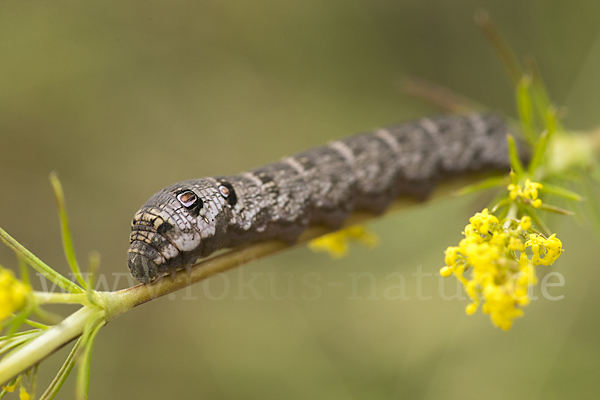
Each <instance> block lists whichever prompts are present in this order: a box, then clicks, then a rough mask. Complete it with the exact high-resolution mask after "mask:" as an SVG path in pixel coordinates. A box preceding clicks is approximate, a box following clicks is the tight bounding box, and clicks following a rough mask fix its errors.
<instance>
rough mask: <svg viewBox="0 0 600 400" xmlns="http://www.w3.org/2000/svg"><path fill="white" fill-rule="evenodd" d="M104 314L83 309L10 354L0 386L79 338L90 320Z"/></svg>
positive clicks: (4, 362) (1, 365)
mask: <svg viewBox="0 0 600 400" xmlns="http://www.w3.org/2000/svg"><path fill="white" fill-rule="evenodd" d="M99 312H102V309H101V308H99V307H83V308H81V309H80V310H77V311H76V312H75V313H73V314H71V315H70V316H69V317H67V318H65V320H64V321H62V322H61V323H60V324H58V325H55V326H53V327H52V328H50V329H48V330H47V331H46V332H44V334H42V335H40V336H39V337H37V338H35V339H34V340H32V341H31V342H29V343H27V344H25V345H24V346H23V347H21V348H19V349H18V350H16V351H15V352H14V353H12V354H9V355H8V356H6V357H5V358H3V359H2V362H1V363H0V384H4V383H5V382H7V381H8V380H9V379H11V378H12V377H14V376H17V375H18V374H20V373H21V372H23V371H25V370H27V369H29V368H31V367H32V366H34V365H35V364H37V363H38V362H40V361H41V360H43V359H44V358H46V357H47V356H49V355H50V354H52V353H53V352H55V351H56V350H58V349H60V348H61V347H62V346H63V345H65V344H66V343H69V342H70V341H71V340H73V339H75V338H77V337H78V336H79V335H81V334H82V333H83V329H84V327H85V325H86V324H87V322H88V320H89V319H90V318H93V317H94V315H95V314H97V313H99Z"/></svg>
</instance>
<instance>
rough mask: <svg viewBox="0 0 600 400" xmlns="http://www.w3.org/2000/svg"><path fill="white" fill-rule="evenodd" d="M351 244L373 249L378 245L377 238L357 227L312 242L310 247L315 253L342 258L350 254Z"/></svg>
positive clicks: (361, 227)
mask: <svg viewBox="0 0 600 400" xmlns="http://www.w3.org/2000/svg"><path fill="white" fill-rule="evenodd" d="M350 242H357V243H360V244H363V245H365V246H368V247H373V246H375V245H376V244H377V236H376V235H375V234H374V233H371V232H369V231H367V230H366V229H365V228H364V227H363V226H360V225H356V226H351V227H350V228H346V229H342V230H341V231H337V232H333V233H330V234H327V235H323V236H321V237H318V238H316V239H314V240H311V241H310V243H309V244H308V246H309V248H310V249H311V250H313V251H325V252H328V253H329V254H330V255H331V257H333V258H342V257H344V256H345V255H346V254H347V253H348V246H349V243H350Z"/></svg>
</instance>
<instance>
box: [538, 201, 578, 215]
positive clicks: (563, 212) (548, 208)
mask: <svg viewBox="0 0 600 400" xmlns="http://www.w3.org/2000/svg"><path fill="white" fill-rule="evenodd" d="M538 210H542V211H548V212H552V213H555V214H561V215H574V214H575V213H574V212H573V211H569V210H565V209H564V208H560V207H556V206H552V205H549V204H544V203H542V205H541V206H540V207H539V208H538Z"/></svg>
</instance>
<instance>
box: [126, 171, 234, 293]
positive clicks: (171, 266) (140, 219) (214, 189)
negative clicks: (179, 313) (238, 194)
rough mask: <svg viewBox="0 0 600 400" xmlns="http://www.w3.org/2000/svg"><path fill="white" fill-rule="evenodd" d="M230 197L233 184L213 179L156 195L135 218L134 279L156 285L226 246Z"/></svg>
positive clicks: (131, 249) (131, 254)
mask: <svg viewBox="0 0 600 400" xmlns="http://www.w3.org/2000/svg"><path fill="white" fill-rule="evenodd" d="M232 198H235V192H234V190H233V188H232V187H231V185H230V184H228V183H227V182H224V181H217V180H215V179H212V178H206V179H199V180H191V181H184V182H180V183H177V184H175V185H172V186H169V187H167V188H165V189H163V190H161V191H160V192H158V193H156V194H155V195H154V196H152V197H151V198H150V199H149V200H148V201H147V202H146V204H144V205H143V206H142V208H140V210H139V211H138V212H137V213H136V214H135V216H134V217H133V222H132V226H131V235H130V240H129V242H130V246H129V254H128V265H129V270H130V271H131V274H132V275H133V276H134V277H135V279H137V280H138V281H139V282H142V283H148V282H152V281H154V280H155V279H156V278H158V277H160V276H162V275H163V274H165V273H167V272H173V271H175V270H176V269H179V268H183V267H189V266H191V265H192V264H193V263H195V262H196V260H197V259H198V258H199V257H204V256H207V255H209V254H210V253H212V252H213V251H214V250H215V249H217V248H219V247H222V245H223V244H224V241H225V232H226V231H227V225H228V220H229V217H230V214H231V211H230V208H231V203H232V200H231V199H232Z"/></svg>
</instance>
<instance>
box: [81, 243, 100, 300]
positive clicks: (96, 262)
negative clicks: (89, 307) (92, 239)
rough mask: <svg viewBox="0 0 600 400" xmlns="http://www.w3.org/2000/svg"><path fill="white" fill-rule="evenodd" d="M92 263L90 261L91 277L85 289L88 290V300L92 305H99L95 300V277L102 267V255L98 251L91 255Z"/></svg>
mask: <svg viewBox="0 0 600 400" xmlns="http://www.w3.org/2000/svg"><path fill="white" fill-rule="evenodd" d="M89 258H90V261H89V263H90V264H89V265H90V267H89V271H90V274H89V277H88V281H87V282H86V285H85V288H86V292H87V296H88V300H89V301H90V303H92V304H94V305H97V304H96V301H95V300H94V284H95V279H94V278H95V276H96V272H97V271H98V268H99V266H100V254H99V253H98V252H97V251H92V252H91V253H90V256H89Z"/></svg>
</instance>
